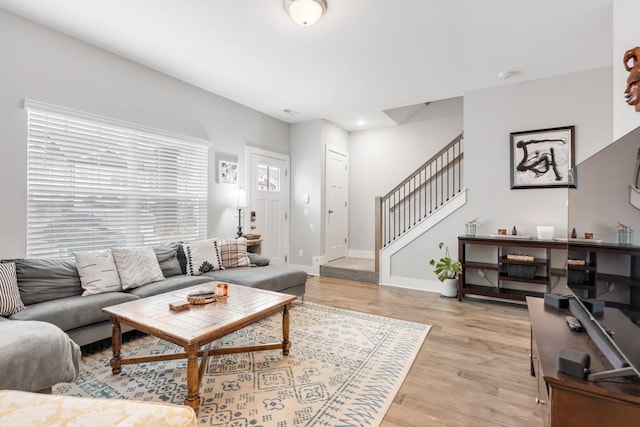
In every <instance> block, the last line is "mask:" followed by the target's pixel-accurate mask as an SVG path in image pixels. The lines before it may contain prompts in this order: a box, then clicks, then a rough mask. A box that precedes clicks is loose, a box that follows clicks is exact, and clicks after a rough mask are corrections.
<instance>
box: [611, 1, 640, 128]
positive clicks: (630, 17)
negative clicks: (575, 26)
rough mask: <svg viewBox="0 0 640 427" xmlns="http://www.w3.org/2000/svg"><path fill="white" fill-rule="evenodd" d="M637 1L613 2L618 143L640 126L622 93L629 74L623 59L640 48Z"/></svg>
mask: <svg viewBox="0 0 640 427" xmlns="http://www.w3.org/2000/svg"><path fill="white" fill-rule="evenodd" d="M639 16H640V1H638V0H614V2H613V29H614V30H613V58H612V62H611V63H612V64H613V77H614V80H613V125H614V127H613V140H617V139H618V138H620V137H622V136H623V135H625V134H627V133H628V132H630V131H631V130H633V129H635V128H636V127H638V126H640V112H636V110H635V108H634V107H632V106H629V105H627V103H626V101H625V97H624V90H625V88H626V87H627V77H628V76H629V73H628V72H627V71H626V70H625V68H624V65H623V62H622V58H623V57H624V53H625V52H626V51H627V50H628V49H631V48H634V47H636V46H640V31H638V17H639Z"/></svg>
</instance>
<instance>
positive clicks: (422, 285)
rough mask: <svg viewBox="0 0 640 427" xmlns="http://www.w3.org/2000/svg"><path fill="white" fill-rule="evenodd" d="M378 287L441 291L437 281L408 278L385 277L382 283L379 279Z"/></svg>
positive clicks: (440, 285)
mask: <svg viewBox="0 0 640 427" xmlns="http://www.w3.org/2000/svg"><path fill="white" fill-rule="evenodd" d="M380 280H381V281H380V285H383V286H394V287H396V288H405V289H415V290H418V291H427V292H437V293H440V291H442V283H440V282H438V281H437V280H421V279H411V278H408V277H396V276H390V277H385V278H384V282H383V281H382V278H381V279H380Z"/></svg>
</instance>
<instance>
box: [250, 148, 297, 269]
mask: <svg viewBox="0 0 640 427" xmlns="http://www.w3.org/2000/svg"><path fill="white" fill-rule="evenodd" d="M249 165H250V171H251V172H250V177H249V178H248V179H250V182H251V185H250V196H249V198H250V207H249V229H250V231H249V232H250V233H254V234H261V235H262V255H263V256H265V257H267V258H269V259H270V260H271V263H273V264H284V263H286V262H287V255H288V241H289V227H288V219H289V218H288V216H289V176H288V175H289V173H288V168H289V158H288V157H287V156H283V155H280V154H277V153H269V152H266V151H263V150H254V151H250V152H249Z"/></svg>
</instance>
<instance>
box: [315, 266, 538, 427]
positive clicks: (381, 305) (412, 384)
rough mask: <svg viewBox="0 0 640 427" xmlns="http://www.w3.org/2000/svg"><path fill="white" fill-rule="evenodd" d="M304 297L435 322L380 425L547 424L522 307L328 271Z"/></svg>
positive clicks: (525, 316)
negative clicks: (533, 373)
mask: <svg viewBox="0 0 640 427" xmlns="http://www.w3.org/2000/svg"><path fill="white" fill-rule="evenodd" d="M305 301H308V302H314V303H317V304H324V305H329V306H334V307H340V308H344V309H348V310H355V311H362V312H366V313H371V314H377V315H381V316H387V317H393V318H397V319H404V320H408V321H413V322H419V323H426V324H429V325H432V328H431V331H430V332H429V335H428V336H427V339H426V340H425V342H424V344H423V346H422V348H421V350H420V353H419V354H418V356H417V358H416V360H415V362H414V364H413V366H412V368H411V370H410V372H409V374H408V375H407V378H406V379H405V381H404V383H403V385H402V387H401V388H400V390H399V392H398V394H397V396H396V398H395V400H394V402H393V404H392V406H391V407H390V408H389V411H388V412H387V414H386V416H385V418H384V421H383V422H382V424H381V426H382V427H413V426H416V427H418V426H420V427H425V426H474V427H477V426H508V427H527V426H535V427H540V426H542V425H543V423H542V418H541V415H540V412H539V410H538V408H537V406H536V403H535V398H536V395H537V391H536V381H535V378H533V377H531V376H530V372H529V342H530V341H529V340H530V338H529V331H530V329H529V328H530V326H529V317H528V313H527V309H526V307H525V306H520V305H514V304H508V303H493V302H485V301H471V300H465V301H463V302H458V300H457V299H455V298H454V299H450V298H443V297H440V295H439V294H436V293H433V292H421V291H415V290H409V289H401V288H396V287H389V286H379V285H372V284H368V283H360V282H354V281H349V280H341V279H333V278H328V277H313V278H310V279H309V280H308V281H307V292H306V295H305Z"/></svg>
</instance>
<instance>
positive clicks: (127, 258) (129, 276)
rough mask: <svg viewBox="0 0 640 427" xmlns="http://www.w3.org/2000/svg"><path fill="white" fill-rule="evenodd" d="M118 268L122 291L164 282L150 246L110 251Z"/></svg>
mask: <svg viewBox="0 0 640 427" xmlns="http://www.w3.org/2000/svg"><path fill="white" fill-rule="evenodd" d="M111 253H112V254H113V260H114V261H115V263H116V267H118V274H119V275H120V282H121V283H122V289H132V288H137V287H139V286H143V285H147V284H149V283H153V282H157V281H159V280H164V276H163V275H162V270H161V269H160V264H159V263H158V259H157V258H156V254H155V252H154V250H153V248H152V247H151V246H144V247H136V248H114V249H111Z"/></svg>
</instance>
